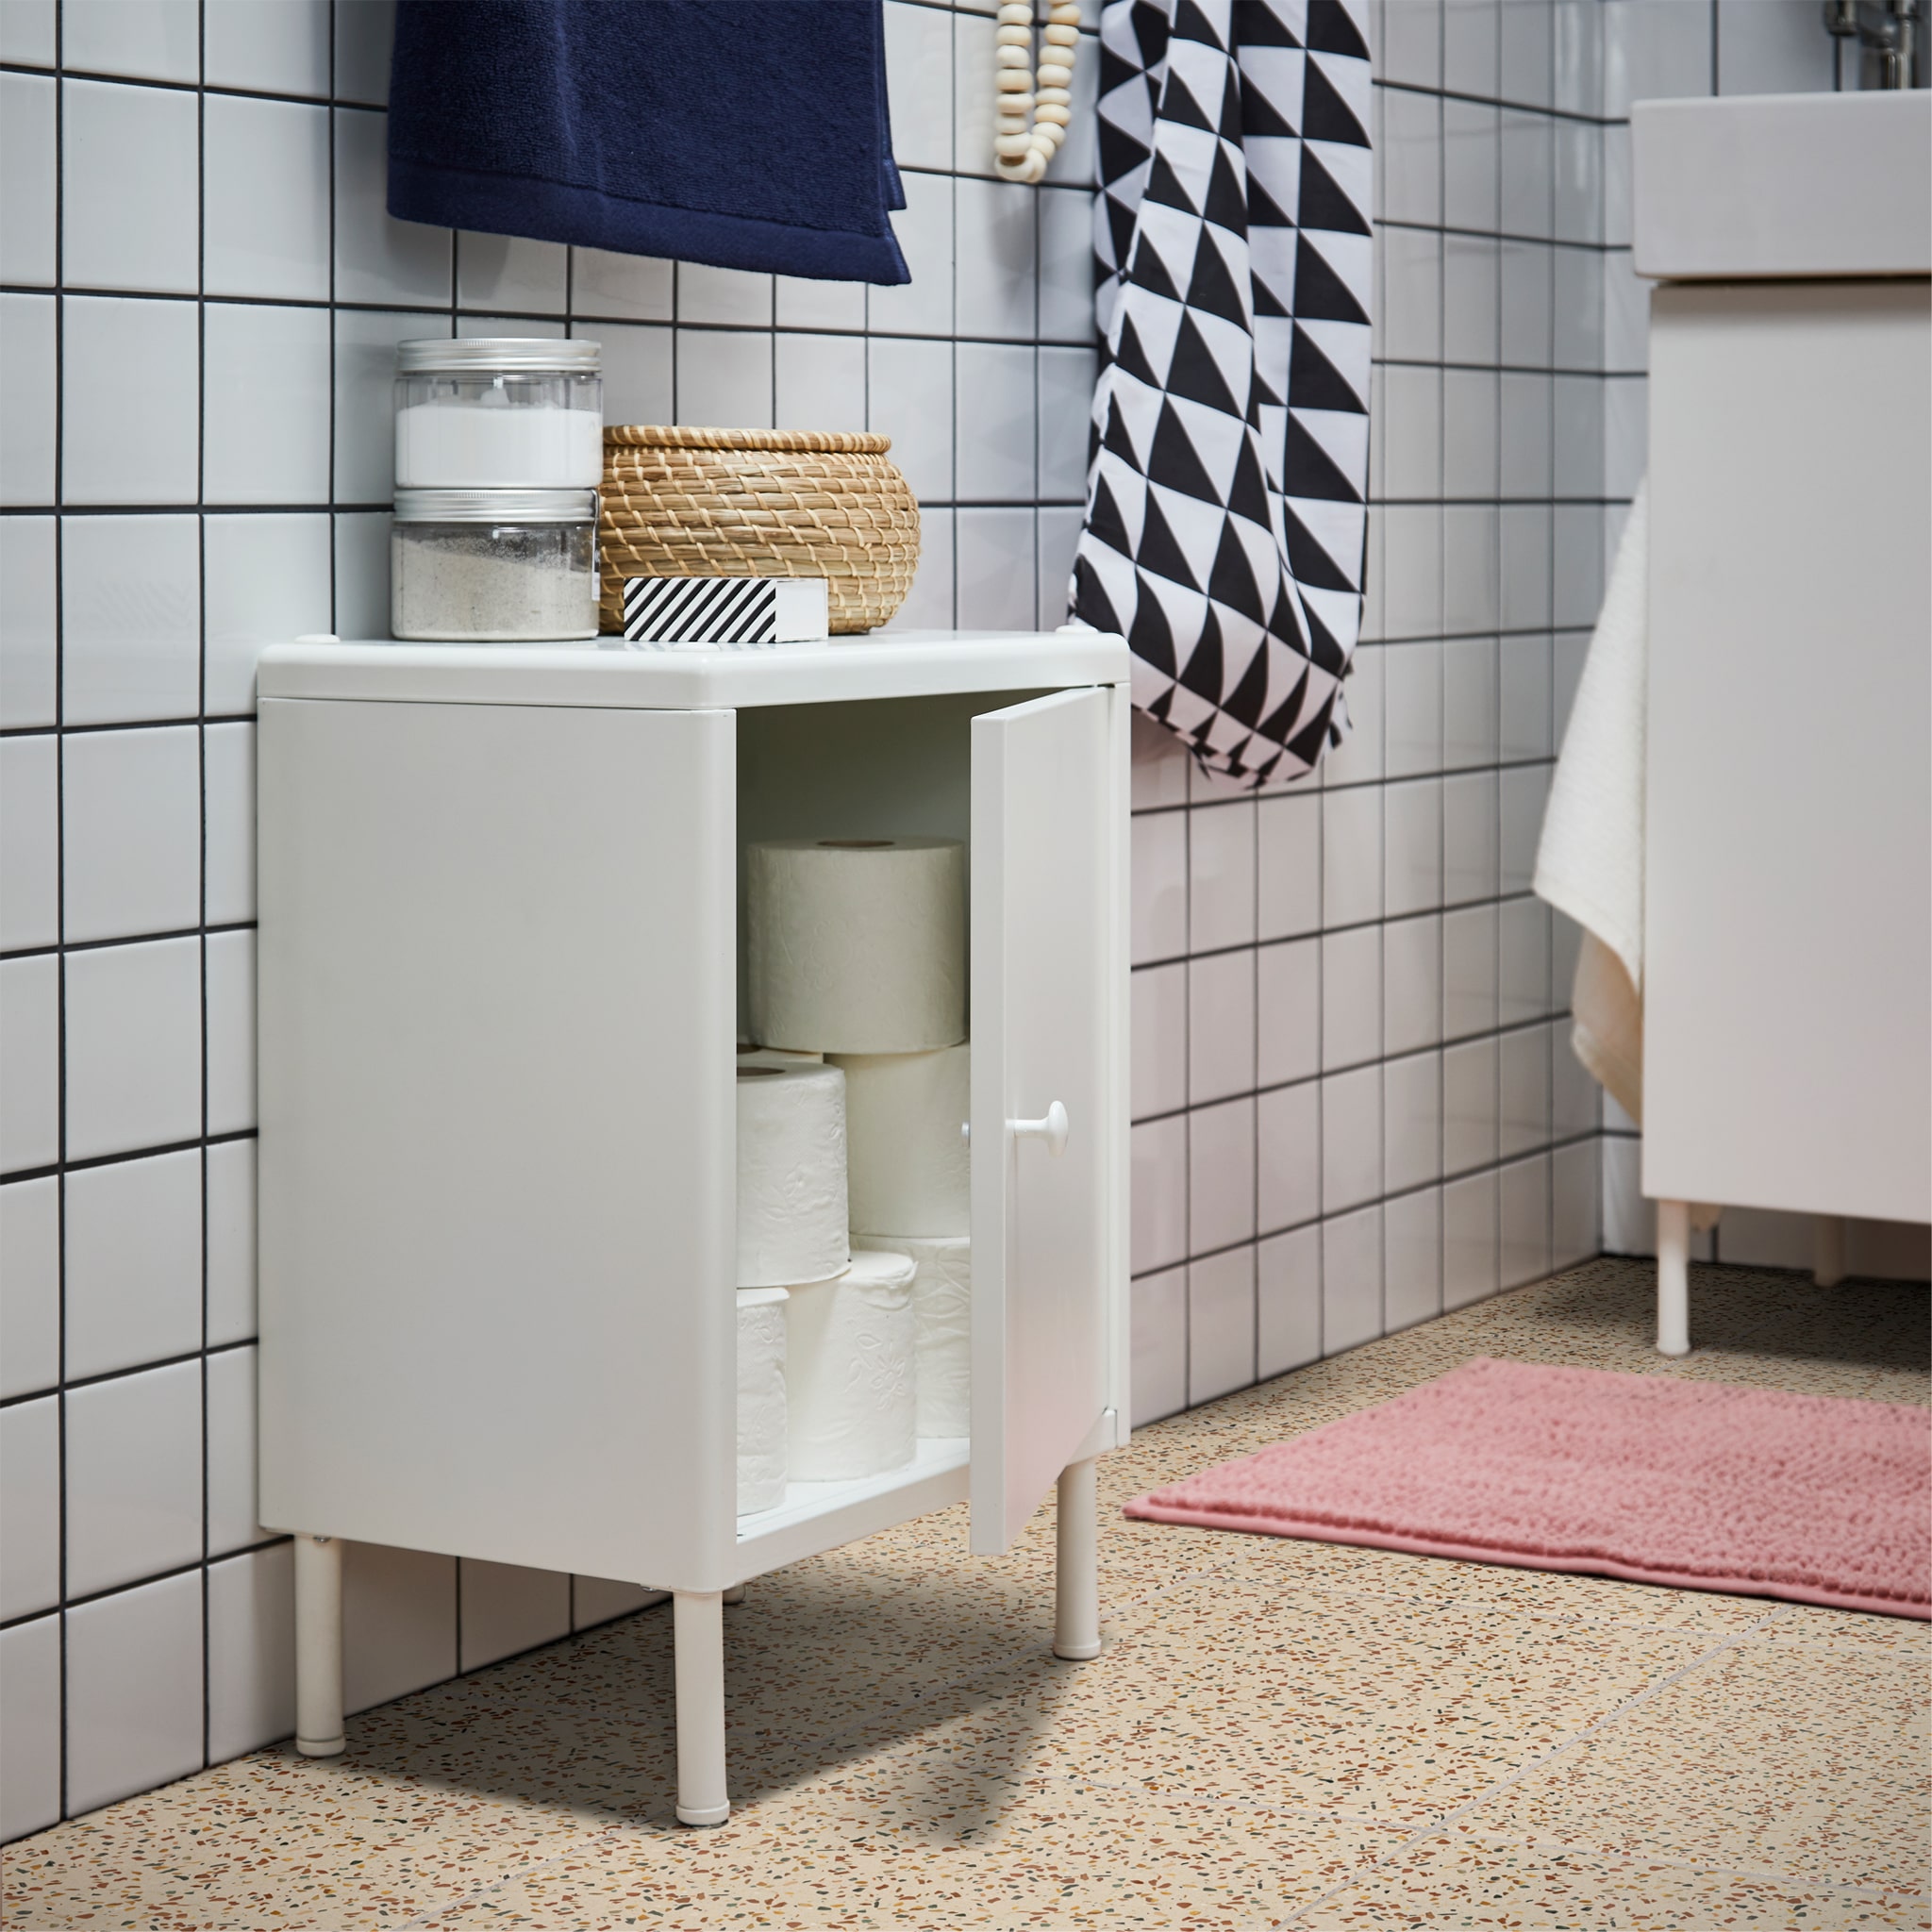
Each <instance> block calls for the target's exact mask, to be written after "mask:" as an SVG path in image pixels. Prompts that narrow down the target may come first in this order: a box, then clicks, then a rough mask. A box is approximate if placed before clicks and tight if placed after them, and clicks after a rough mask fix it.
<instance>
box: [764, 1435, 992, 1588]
mask: <svg viewBox="0 0 1932 1932" xmlns="http://www.w3.org/2000/svg"><path fill="white" fill-rule="evenodd" d="M970 1446H971V1445H970V1443H969V1441H968V1439H967V1438H966V1437H964V1436H947V1437H925V1438H922V1439H921V1441H920V1444H919V1453H918V1454H917V1455H916V1456H915V1457H913V1458H912V1460H911V1461H910V1462H908V1464H906V1466H905V1467H904V1468H903V1469H892V1470H888V1471H886V1472H885V1474H882V1475H868V1476H861V1477H859V1478H858V1480H857V1481H854V1482H841V1483H788V1484H787V1485H786V1486H785V1500H784V1501H783V1502H782V1503H780V1504H779V1505H778V1507H776V1508H775V1509H760V1510H759V1511H758V1513H757V1514H756V1515H754V1516H741V1517H740V1518H739V1519H738V1549H739V1554H740V1555H741V1557H745V1558H747V1560H748V1567H747V1568H746V1570H745V1574H746V1575H747V1576H754V1575H757V1574H760V1573H762V1572H764V1571H767V1570H774V1569H776V1568H777V1567H778V1566H779V1565H780V1564H781V1563H792V1562H796V1561H797V1560H798V1559H799V1558H800V1557H808V1556H815V1555H817V1554H818V1553H819V1552H820V1551H821V1550H833V1549H837V1548H838V1547H839V1545H840V1544H841V1543H848V1542H851V1541H853V1539H854V1538H856V1537H861V1536H871V1535H873V1534H874V1532H876V1531H878V1530H881V1529H890V1528H891V1526H892V1525H893V1524H895V1523H905V1522H908V1521H909V1520H910V1519H911V1518H912V1517H915V1516H924V1515H925V1514H926V1512H927V1511H928V1510H932V1509H944V1508H946V1507H949V1506H951V1505H952V1504H954V1503H960V1502H963V1501H965V1498H966V1489H967V1477H968V1470H969V1466H970V1462H971V1456H970Z"/></svg>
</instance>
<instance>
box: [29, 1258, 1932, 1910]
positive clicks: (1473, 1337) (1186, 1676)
mask: <svg viewBox="0 0 1932 1932" xmlns="http://www.w3.org/2000/svg"><path fill="white" fill-rule="evenodd" d="M1651 1284H1652V1276H1651V1272H1650V1270H1649V1269H1648V1268H1647V1267H1645V1266H1642V1265H1639V1264H1635V1263H1629V1262H1620V1261H1611V1260H1605V1261H1597V1262H1592V1263H1591V1264H1590V1265H1588V1266H1586V1267H1583V1268H1579V1269H1577V1270H1574V1272H1572V1273H1570V1274H1563V1275H1559V1276H1557V1278H1556V1279H1554V1280H1552V1281H1548V1282H1545V1283H1542V1284H1540V1285H1539V1286H1537V1287H1534V1288H1530V1289H1524V1290H1520V1291H1516V1292H1514V1293H1511V1294H1507V1295H1504V1296H1500V1297H1498V1298H1497V1299H1495V1300H1493V1301H1491V1302H1487V1303H1484V1304H1481V1305H1479V1306H1478V1307H1474V1308H1469V1309H1466V1310H1464V1311H1462V1312H1460V1313H1458V1314H1455V1315H1451V1316H1448V1317H1446V1318H1444V1319H1443V1320H1441V1321H1438V1322H1433V1323H1430V1324H1427V1325H1425V1326H1424V1327H1422V1328H1417V1329H1411V1330H1410V1331H1408V1332H1407V1333H1406V1334H1403V1335H1397V1336H1392V1337H1390V1338H1388V1339H1387V1340H1385V1341H1378V1342H1374V1343H1371V1344H1370V1345H1369V1346H1367V1347H1364V1348H1360V1349H1357V1350H1356V1351H1355V1352H1354V1353H1352V1354H1349V1355H1346V1356H1342V1357H1337V1358H1336V1359H1334V1360H1332V1361H1327V1362H1324V1363H1321V1364H1319V1365H1318V1366H1315V1367H1312V1368H1308V1369H1305V1370H1302V1371H1300V1372H1298V1373H1296V1374H1291V1375H1288V1376H1284V1377H1283V1378H1281V1379H1280V1380H1278V1381H1275V1382H1272V1383H1269V1384H1267V1385H1265V1386H1264V1387H1262V1388H1259V1389H1255V1390H1251V1391H1246V1392H1244V1393H1242V1394H1240V1395H1236V1396H1232V1397H1229V1398H1227V1399H1226V1400H1224V1401H1222V1402H1218V1403H1215V1404H1213V1405H1212V1406H1210V1407H1207V1408H1204V1409H1200V1410H1196V1411H1195V1412H1193V1413H1192V1414H1190V1415H1185V1416H1179V1417H1175V1418H1174V1420H1172V1421H1170V1422H1167V1423H1163V1424H1158V1425H1157V1426H1155V1427H1152V1428H1148V1429H1145V1430H1143V1431H1141V1433H1139V1434H1138V1435H1137V1436H1136V1437H1135V1438H1134V1441H1133V1443H1132V1446H1131V1447H1130V1448H1128V1449H1127V1450H1125V1451H1124V1452H1122V1453H1120V1454H1118V1455H1115V1456H1112V1457H1108V1458H1107V1459H1106V1460H1105V1461H1104V1462H1103V1463H1102V1465H1101V1468H1102V1476H1101V1482H1102V1504H1103V1524H1104V1527H1103V1541H1102V1545H1101V1566H1102V1568H1101V1576H1102V1589H1103V1604H1104V1610H1105V1616H1106V1635H1107V1640H1108V1649H1107V1650H1106V1652H1105V1653H1104V1655H1103V1656H1102V1657H1101V1658H1100V1659H1099V1660H1098V1661H1096V1662H1092V1663H1088V1664H1063V1663H1059V1662H1057V1661H1056V1660H1055V1659H1054V1658H1053V1657H1050V1656H1049V1655H1048V1654H1047V1649H1046V1641H1047V1633H1048V1631H1049V1629H1050V1625H1051V1602H1052V1553H1053V1523H1052V1513H1051V1510H1050V1509H1047V1510H1043V1511H1042V1512H1041V1514H1040V1516H1039V1517H1037V1518H1036V1519H1035V1521H1034V1522H1033V1524H1032V1525H1031V1526H1030V1528H1029V1531H1028V1533H1027V1534H1026V1536H1025V1537H1024V1540H1023V1541H1021V1543H1020V1544H1019V1545H1018V1546H1017V1547H1016V1548H1015V1549H1014V1550H1013V1551H1012V1552H1010V1553H1009V1554H1008V1556H1007V1557H1004V1558H1001V1559H998V1560H975V1559H971V1558H969V1557H967V1555H966V1554H965V1547H964V1543H965V1525H964V1518H963V1512H961V1511H949V1512H947V1513H946V1514H944V1515H941V1516H935V1517H930V1518H928V1519H926V1520H925V1521H924V1522H923V1523H918V1524H908V1525H907V1526H905V1527H904V1528H902V1529H899V1530H896V1531H893V1532H891V1533H889V1534H886V1535H883V1536H878V1537H874V1538H872V1539H871V1540H870V1541H866V1542H863V1543H859V1544H855V1545H853V1546H851V1547H849V1548H847V1549H845V1550H842V1551H840V1552H837V1553H836V1554H834V1555H831V1556H827V1557H819V1558H816V1559H814V1560H812V1561H810V1562H807V1563H801V1564H798V1565H796V1566H795V1567H793V1568H791V1569H790V1570H786V1571H782V1572H779V1573H777V1574H774V1575H771V1576H769V1577H765V1578H763V1579H761V1580H759V1581H758V1582H757V1583H755V1584H753V1585H752V1587H751V1590H750V1592H749V1600H748V1601H747V1603H746V1604H745V1605H744V1606H743V1607H741V1608H740V1609H737V1610H735V1611H733V1612H731V1613H730V1615H729V1618H728V1621H727V1624H726V1642H727V1670H728V1678H729V1684H730V1688H731V1730H730V1749H731V1754H732V1757H731V1763H732V1779H733V1796H734V1799H735V1802H736V1806H737V1809H736V1812H735V1815H734V1817H733V1818H732V1821H731V1823H730V1824H728V1825H727V1826H726V1827H724V1829H723V1830H719V1831H709V1832H707V1831H683V1830H680V1829H679V1828H678V1827H677V1826H676V1825H675V1824H674V1823H673V1822H672V1783H671V1774H672V1736H671V1729H670V1712H671V1620H670V1615H669V1610H668V1607H659V1608H657V1609H653V1610H647V1611H644V1612H642V1613H641V1614H640V1615H638V1616H636V1617H633V1618H631V1619H629V1620H628V1621H626V1622H624V1623H621V1624H612V1625H609V1626H607V1627H606V1628H604V1629H602V1630H598V1631H594V1632H591V1633H590V1634H588V1635H586V1636H583V1637H579V1638H575V1639H573V1640H570V1641H565V1642H562V1643H558V1644H556V1645H554V1646H552V1647H551V1648H549V1649H546V1650H543V1651H540V1652H537V1653H535V1654H533V1655H531V1656H528V1657H521V1658H517V1659H513V1660H511V1661H510V1662H508V1663H506V1664H502V1665H499V1666H497V1667H495V1668H494V1669H491V1670H489V1671H486V1672H483V1673H481V1674H477V1675H475V1676H471V1677H468V1678H465V1679H462V1680H461V1681H459V1682H457V1683H453V1684H449V1685H446V1686H443V1687H441V1688H440V1689H437V1690H432V1691H425V1692H422V1693H420V1694H419V1695H416V1696H414V1697H410V1698H407V1699H405V1700H403V1701H402V1702H400V1703H398V1704H394V1705H391V1706H389V1707H385V1708H383V1709H380V1710H377V1711H373V1712H371V1713H369V1714H367V1715H366V1716H364V1717H362V1718H359V1719H357V1720H353V1721H352V1722H351V1724H350V1727H349V1738H350V1747H349V1752H348V1755H347V1756H346V1757H343V1758H341V1759H340V1760H338V1761H336V1762H333V1763H311V1762H308V1761H305V1760H303V1759H301V1758H298V1757H294V1756H293V1755H292V1753H291V1752H290V1751H289V1750H287V1749H280V1750H270V1751H263V1752H259V1753H257V1754H256V1755H255V1756H253V1757H246V1758H243V1759H241V1760H239V1761H237V1762H235V1763H232V1764H227V1765H224V1766H221V1767H220V1768H218V1769H216V1770H213V1771H208V1772H205V1773H203V1774H200V1775H199V1776H196V1777H192V1778H189V1779H187V1780H185V1781H184V1782H182V1783H180V1784H177V1785H174V1786H171V1787H169V1788H168V1789H166V1790H160V1791H157V1792H154V1793H152V1794H150V1795H148V1796H145V1797H142V1798H136V1799H131V1800H129V1801H127V1802H126V1803H125V1804H121V1805H116V1806H113V1807H109V1808H108V1809H107V1810H104V1811H100V1812H96V1813H95V1814H93V1815H92V1816H91V1817H88V1818H84V1819H81V1820H78V1821H76V1822H74V1823H71V1824H64V1825H61V1826H59V1827H58V1828H56V1829H54V1830H52V1831H49V1832H46V1833H43V1834H42V1835H41V1836H39V1837H37V1838H33V1839H28V1840H24V1841H22V1842H21V1843H19V1844H16V1845H14V1846H12V1847H11V1848H10V1849H9V1850H8V1852H7V1854H6V1856H5V1861H4V1870H0V1886H4V1898H5V1908H4V1924H6V1925H7V1926H8V1927H29V1926H31V1927H56V1926H87V1927H91V1928H107V1927H127V1926H136V1927H143V1928H147V1927H152V1928H165V1932H187V1928H219V1932H235V1928H257V1927H264V1928H265V1927H275V1928H294V1927H318V1928H320V1927H326V1928H338V1927H340V1928H363V1927H375V1926H383V1927H394V1928H400V1927H418V1926H421V1927H430V1926H433V1927H436V1928H439V1932H482V1928H486V1927H488V1928H497V1927H510V1926H529V1927H541V1928H544V1932H551V1928H562V1927H572V1928H577V1927H584V1928H602V1927H606V1926H629V1925H647V1926H654V1927H678V1928H700V1927H703V1928H710V1927H741V1926H758V1927H763V1926H771V1927H775V1928H784V1932H791V1928H806V1927H810V1928H820V1927H883V1926H918V1927H932V1928H953V1927H967V1926H975V1927H976V1926H997V1927H1018V1926H1029V1927H1043V1928H1061V1927H1065V1928H1077V1927H1086V1926H1095V1927H1112V1926H1145V1927H1161V1928H1207V1927H1216V1928H1220V1927H1230V1928H1242V1932H1246V1928H1251V1927H1262V1926H1275V1925H1294V1926H1299V1927H1307V1928H1315V1932H1339V1928H1343V1927H1348V1928H1358V1927H1376V1928H1380V1927H1400V1926H1480V1927H1522V1928H1538V1932H1542V1928H1557V1927H1561V1928H1572V1927H1578V1928H1590V1932H1599V1928H1640V1927H1641V1928H1657V1932H1678V1928H1685V1932H1689V1928H1698V1932H1701V1928H1705V1927H1731V1926H1760V1927H1787V1926H1789V1927H1805V1928H1813V1927H1859V1928H1865V1927H1893V1926H1919V1927H1923V1926H1927V1925H1932V1916H1928V1898H1927V1893H1926V1889H1925V1888H1926V1878H1927V1864H1928V1847H1932V1839H1928V1815H1932V1814H1928V1802H1927V1782H1928V1780H1927V1769H1928V1762H1927V1760H1928V1753H1927V1725H1926V1707H1927V1691H1928V1670H1927V1665H1928V1661H1932V1628H1928V1626H1927V1625H1926V1624H1921V1623H1909V1622H1906V1621H1902V1620H1899V1619H1893V1618H1884V1617H1867V1616H1858V1615H1854V1614H1850V1613H1847V1612H1842V1611H1833V1610H1824V1609H1813V1608H1807V1607H1800V1606H1796V1605H1790V1604H1778V1603H1773V1602H1769V1601H1764V1600H1760V1599H1749V1598H1740V1597H1726V1596H1715V1595H1708V1594H1705V1593H1702V1592H1696V1591H1674V1590H1663V1589H1657V1588H1652V1587H1647V1586H1643V1585H1639V1584H1628V1583H1619V1582H1613V1581H1609V1580H1607V1579H1598V1578H1592V1577H1586V1576H1573V1575H1556V1574H1539V1573H1536V1572H1531V1571H1522V1570H1508V1569H1499V1568H1491V1567H1485V1566H1479V1565H1473V1564H1465V1563H1455V1562H1447V1561H1442V1560H1439V1559H1434V1558H1429V1557H1406V1556H1401V1555H1396V1554H1393V1553H1390V1552H1383V1551H1378V1550H1357V1549H1349V1548H1343V1547H1340V1546H1335V1545H1327V1544H1321V1543H1305V1542H1291V1541H1281V1540H1277V1539H1274V1538H1267V1537H1247V1536H1239V1535H1229V1534H1226V1533H1223V1532H1216V1531H1211V1530H1197V1529H1191V1528H1181V1527H1174V1526H1171V1525H1165V1524H1150V1523H1130V1522H1128V1521H1126V1520H1124V1518H1122V1517H1120V1516H1119V1515H1118V1514H1117V1513H1116V1512H1117V1506H1118V1505H1119V1504H1120V1503H1121V1502H1122V1501H1123V1500H1124V1498H1126V1497H1128V1496H1130V1495H1132V1494H1135V1493H1137V1492H1138V1491H1141V1490H1143V1489H1146V1488H1149V1487H1151V1486H1153V1485H1155V1484H1158V1483H1161V1482H1165V1481H1170V1480H1172V1479H1174V1478H1175V1477H1177V1476H1179V1475H1182V1474H1186V1473H1187V1472H1189V1471H1191V1470H1194V1469H1197V1468H1200V1467H1202V1466H1203V1465H1205V1464H1207V1463H1208V1462H1211V1461H1215V1460H1219V1459H1221V1458H1223V1457H1228V1456H1231V1455H1237V1454H1241V1453H1243V1452H1245V1451H1248V1450H1250V1449H1254V1448H1257V1447H1260V1446H1261V1445H1263V1444H1264V1443H1267V1442H1269V1441H1275V1440H1278V1439H1279V1438H1280V1437H1282V1436H1283V1435H1286V1434H1291V1433H1293V1432H1295V1431H1298V1430H1301V1429H1305V1428H1307V1427H1310V1426H1312V1425H1313V1424H1317V1423H1321V1422H1324V1421H1327V1420H1329V1419H1330V1418H1332V1417H1335V1416H1338V1415H1341V1414H1344V1413H1346V1412H1348V1411H1350V1410H1353V1409H1356V1408H1359V1407H1363V1406H1365V1405H1366V1404H1369V1403H1372V1402H1376V1401H1380V1400H1383V1399H1385V1398H1386V1397H1388V1396H1391V1395H1393V1394H1396V1393H1398V1392H1399V1391H1402V1390H1404V1389H1407V1388H1409V1387H1411V1386H1412V1385H1414V1384H1415V1383H1418V1382H1422V1381H1424V1380H1427V1379H1428V1378H1429V1377H1431V1376H1434V1375H1436V1374H1441V1373H1442V1372H1443V1371H1445V1370H1447V1369H1449V1368H1451V1367H1453V1366H1454V1365H1455V1364H1457V1362H1460V1361H1463V1360H1466V1359H1467V1358H1468V1357H1472V1356H1475V1355H1496V1356H1505V1357H1514V1358H1516V1359H1520V1360H1531V1361H1561V1362H1574V1363H1583V1364H1588V1365H1591V1366H1598V1367H1604V1368H1617V1369H1630V1370H1637V1371H1640V1372H1642V1373H1645V1374H1670V1375H1681V1376H1690V1377H1693V1378H1699V1379H1711V1380H1717V1381H1725V1382H1739V1383H1749V1384H1755V1385H1757V1386H1760V1387H1771V1388H1782V1389H1793V1390H1801V1391H1808V1392H1812V1393H1817V1394H1830V1395H1846V1396H1856V1397H1865V1398H1875V1399H1882V1400H1888V1401H1905V1402H1917V1403H1924V1402H1926V1401H1927V1400H1928V1387H1927V1307H1926V1294H1925V1291H1924V1289H1923V1288H1914V1287H1908V1286H1907V1287H1901V1286H1897V1285H1891V1284H1879V1283H1853V1284H1849V1285H1847V1286H1844V1287H1841V1288H1838V1289H1834V1290H1830V1291H1821V1290H1819V1289H1816V1288H1814V1287H1813V1286H1812V1285H1811V1284H1810V1283H1809V1282H1808V1281H1807V1280H1806V1279H1805V1278H1803V1277H1801V1276H1793V1275H1788V1274H1755V1273H1746V1272H1743V1271H1739V1270H1721V1271H1720V1270H1708V1269H1707V1270H1700V1271H1698V1272H1697V1274H1696V1275H1695V1279H1694V1285H1693V1291H1692V1312H1693V1322H1694V1331H1695V1337H1696V1341H1697V1343H1698V1350H1697V1353H1696V1354H1694V1355H1692V1356H1691V1357H1689V1358H1688V1359H1686V1360H1684V1361H1681V1362H1667V1361H1665V1360H1664V1359H1663V1358H1662V1357H1658V1356H1657V1355H1656V1354H1655V1353H1654V1352H1653V1351H1652V1349H1651V1347H1650V1322H1651V1291H1652V1288H1651Z"/></svg>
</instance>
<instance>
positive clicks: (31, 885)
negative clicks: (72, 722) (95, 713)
mask: <svg viewBox="0 0 1932 1932" xmlns="http://www.w3.org/2000/svg"><path fill="white" fill-rule="evenodd" d="M59 801H60V758H59V748H58V740H57V739H56V738H55V737H54V735H53V733H51V732H49V733H48V734H47V735H46V736H45V737H35V738H7V739H0V947H4V948H6V949H7V950H8V951H9V952H10V951H14V950H16V949H19V948H24V947H27V946H51V945H53V944H55V943H56V941H58V939H59V937H60V868H59V862H58V855H59V849H60V843H59V841H60V803H59Z"/></svg>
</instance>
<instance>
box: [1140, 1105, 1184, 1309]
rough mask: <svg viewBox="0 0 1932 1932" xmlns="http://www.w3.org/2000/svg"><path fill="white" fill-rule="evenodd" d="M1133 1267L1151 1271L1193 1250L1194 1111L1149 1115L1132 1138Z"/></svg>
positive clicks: (1165, 1265)
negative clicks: (1190, 1196) (1190, 1135)
mask: <svg viewBox="0 0 1932 1932" xmlns="http://www.w3.org/2000/svg"><path fill="white" fill-rule="evenodd" d="M1129 1148H1130V1158H1131V1162H1132V1167H1133V1185H1132V1187H1131V1189H1130V1194H1131V1197H1132V1207H1133V1211H1132V1222H1133V1226H1132V1233H1131V1239H1130V1242H1129V1248H1130V1252H1131V1262H1132V1270H1133V1273H1134V1274H1148V1273H1150V1272H1151V1271H1153V1270H1154V1269H1157V1268H1169V1267H1172V1266H1173V1265H1174V1262H1176V1261H1184V1260H1186V1259H1187V1256H1188V1116H1187V1115H1186V1114H1184V1113H1177V1114H1171V1115H1169V1116H1168V1118H1167V1119H1165V1120H1158V1121H1147V1122H1144V1123H1143V1124H1141V1125H1140V1126H1137V1127H1135V1128H1134V1129H1133V1131H1132V1134H1131V1136H1130V1139H1129Z"/></svg>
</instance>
